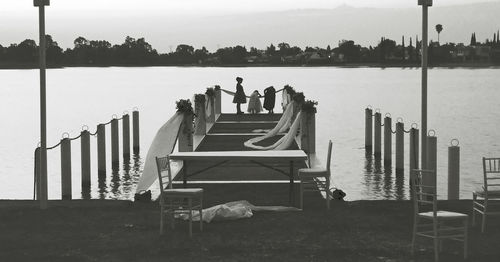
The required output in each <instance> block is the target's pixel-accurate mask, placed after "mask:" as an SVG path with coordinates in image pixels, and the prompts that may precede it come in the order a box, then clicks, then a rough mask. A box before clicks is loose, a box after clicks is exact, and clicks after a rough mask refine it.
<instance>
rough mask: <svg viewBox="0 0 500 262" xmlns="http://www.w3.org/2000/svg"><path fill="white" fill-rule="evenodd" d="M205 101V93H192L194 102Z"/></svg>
mask: <svg viewBox="0 0 500 262" xmlns="http://www.w3.org/2000/svg"><path fill="white" fill-rule="evenodd" d="M201 103H205V95H204V94H195V95H194V104H195V105H197V104H201Z"/></svg>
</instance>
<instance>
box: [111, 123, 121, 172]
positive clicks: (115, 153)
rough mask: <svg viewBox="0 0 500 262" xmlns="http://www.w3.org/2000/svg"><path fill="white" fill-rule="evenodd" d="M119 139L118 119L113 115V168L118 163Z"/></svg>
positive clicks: (116, 166)
mask: <svg viewBox="0 0 500 262" xmlns="http://www.w3.org/2000/svg"><path fill="white" fill-rule="evenodd" d="M119 141H120V140H119V137H118V119H117V118H116V116H115V115H113V119H112V120H111V166H112V168H113V169H117V168H118V167H119V165H120V156H119V154H120V153H119V145H118V144H119Z"/></svg>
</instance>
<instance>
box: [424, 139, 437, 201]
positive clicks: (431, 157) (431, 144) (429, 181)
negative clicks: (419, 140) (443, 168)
mask: <svg viewBox="0 0 500 262" xmlns="http://www.w3.org/2000/svg"><path fill="white" fill-rule="evenodd" d="M435 134H436V133H435V132H434V130H432V129H431V130H429V132H428V135H427V169H428V170H433V171H434V172H433V173H432V175H431V176H427V177H424V178H423V179H422V182H423V184H424V185H428V186H433V187H435V186H436V183H437V181H436V180H437V137H436V136H435ZM436 193H437V192H436Z"/></svg>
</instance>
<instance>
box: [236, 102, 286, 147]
mask: <svg viewBox="0 0 500 262" xmlns="http://www.w3.org/2000/svg"><path fill="white" fill-rule="evenodd" d="M291 105H292V104H290V106H288V107H287V108H286V109H285V112H283V115H281V118H280V120H279V121H278V123H277V124H276V126H275V127H274V128H273V129H271V130H265V129H255V130H253V131H252V132H254V133H262V132H268V133H267V134H265V135H263V136H259V137H254V138H251V139H249V140H247V141H246V142H245V143H244V145H245V146H246V147H250V148H252V144H255V143H258V142H260V141H262V140H264V139H267V138H270V137H273V136H275V135H277V134H278V133H280V132H284V130H286V128H284V127H285V126H287V125H288V126H290V125H289V123H290V120H291V118H292V115H293V106H291ZM282 130H283V131H282Z"/></svg>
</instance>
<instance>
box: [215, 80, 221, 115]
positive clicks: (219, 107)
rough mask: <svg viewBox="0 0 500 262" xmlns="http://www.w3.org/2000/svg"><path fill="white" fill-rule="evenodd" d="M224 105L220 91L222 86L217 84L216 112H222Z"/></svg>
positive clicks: (218, 113)
mask: <svg viewBox="0 0 500 262" xmlns="http://www.w3.org/2000/svg"><path fill="white" fill-rule="evenodd" d="M221 107H222V95H221V91H220V86H215V114H217V115H220V114H221Z"/></svg>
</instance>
